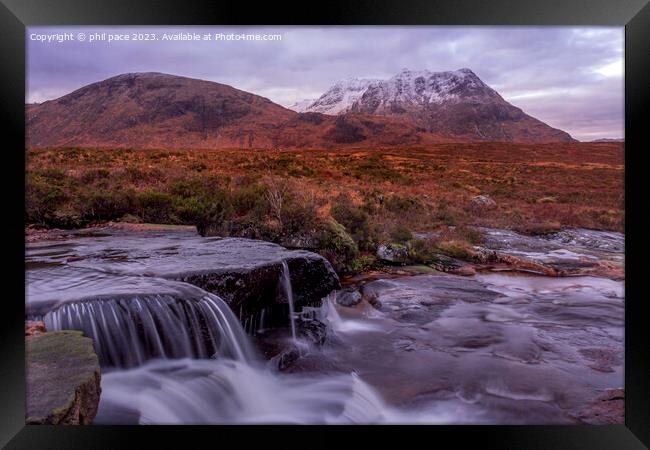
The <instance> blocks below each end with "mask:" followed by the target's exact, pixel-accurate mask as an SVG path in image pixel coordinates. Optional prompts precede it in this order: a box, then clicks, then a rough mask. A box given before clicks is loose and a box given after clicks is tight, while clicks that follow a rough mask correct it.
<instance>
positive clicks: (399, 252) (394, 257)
mask: <svg viewBox="0 0 650 450" xmlns="http://www.w3.org/2000/svg"><path fill="white" fill-rule="evenodd" d="M377 257H378V258H379V259H381V260H382V261H385V262H388V263H392V264H408V263H409V262H410V258H409V251H408V248H407V247H405V246H403V245H400V244H381V245H379V246H378V247H377Z"/></svg>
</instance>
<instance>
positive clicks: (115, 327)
mask: <svg viewBox="0 0 650 450" xmlns="http://www.w3.org/2000/svg"><path fill="white" fill-rule="evenodd" d="M191 289H192V291H196V290H197V289H195V288H191ZM199 291H200V290H199ZM201 293H202V294H203V295H202V296H200V297H199V298H197V299H195V298H192V297H189V298H181V299H179V298H177V297H174V296H172V295H170V294H158V295H153V294H151V295H138V296H134V297H122V298H119V297H117V298H107V299H95V300H87V301H78V302H68V303H64V304H63V305H61V306H59V307H58V308H56V309H54V310H52V311H50V312H48V313H47V314H46V315H45V316H44V318H43V320H44V322H45V326H46V327H47V329H48V330H81V331H83V332H84V334H85V335H86V336H89V337H91V338H92V339H93V344H94V347H95V351H96V352H97V355H98V357H99V360H100V363H101V365H102V366H104V367H134V366H138V365H141V364H143V363H144V362H145V361H146V360H148V359H151V358H215V357H229V358H234V359H237V360H240V361H248V360H251V358H252V355H253V351H252V349H251V347H250V344H249V343H248V341H247V340H246V336H245V333H244V331H243V329H242V328H241V325H240V324H239V322H238V321H237V319H236V318H235V316H234V314H233V313H232V311H231V310H230V308H229V307H228V305H226V304H225V303H224V302H223V300H221V299H220V298H219V297H217V296H216V295H213V294H209V293H207V292H205V291H201Z"/></svg>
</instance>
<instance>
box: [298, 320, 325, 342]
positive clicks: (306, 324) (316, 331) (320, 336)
mask: <svg viewBox="0 0 650 450" xmlns="http://www.w3.org/2000/svg"><path fill="white" fill-rule="evenodd" d="M296 325H297V328H298V329H297V330H296V331H297V332H298V337H299V338H300V339H301V340H302V341H304V342H307V343H309V344H313V345H323V344H324V343H325V340H326V339H327V326H326V325H325V324H324V323H323V322H321V321H320V320H317V319H312V318H309V317H302V318H301V319H300V320H299V321H298V322H297V324H296Z"/></svg>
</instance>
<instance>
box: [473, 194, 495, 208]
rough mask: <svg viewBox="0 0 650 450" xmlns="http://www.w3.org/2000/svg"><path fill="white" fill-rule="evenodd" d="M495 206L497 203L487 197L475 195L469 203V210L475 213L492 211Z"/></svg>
mask: <svg viewBox="0 0 650 450" xmlns="http://www.w3.org/2000/svg"><path fill="white" fill-rule="evenodd" d="M496 206H497V203H496V202H495V201H494V200H492V198H490V196H489V195H477V196H475V197H472V200H471V201H470V208H471V209H472V210H475V211H482V210H486V209H492V208H494V207H496Z"/></svg>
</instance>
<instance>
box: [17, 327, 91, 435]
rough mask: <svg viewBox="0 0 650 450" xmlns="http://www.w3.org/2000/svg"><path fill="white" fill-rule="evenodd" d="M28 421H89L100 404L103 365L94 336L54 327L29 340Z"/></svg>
mask: <svg viewBox="0 0 650 450" xmlns="http://www.w3.org/2000/svg"><path fill="white" fill-rule="evenodd" d="M26 369H27V402H26V403H27V404H26V407H27V411H26V423H27V424H54V425H58V424H71V425H74V424H83V425H85V424H90V423H92V421H93V419H94V418H95V414H96V413H97V407H98V406H99V395H100V392H101V388H100V369H99V360H98V358H97V354H96V353H95V350H94V348H93V342H92V339H90V338H88V337H84V336H83V333H82V332H81V331H72V330H66V331H54V332H48V333H43V334H40V335H37V336H32V337H29V338H28V339H27V340H26Z"/></svg>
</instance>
